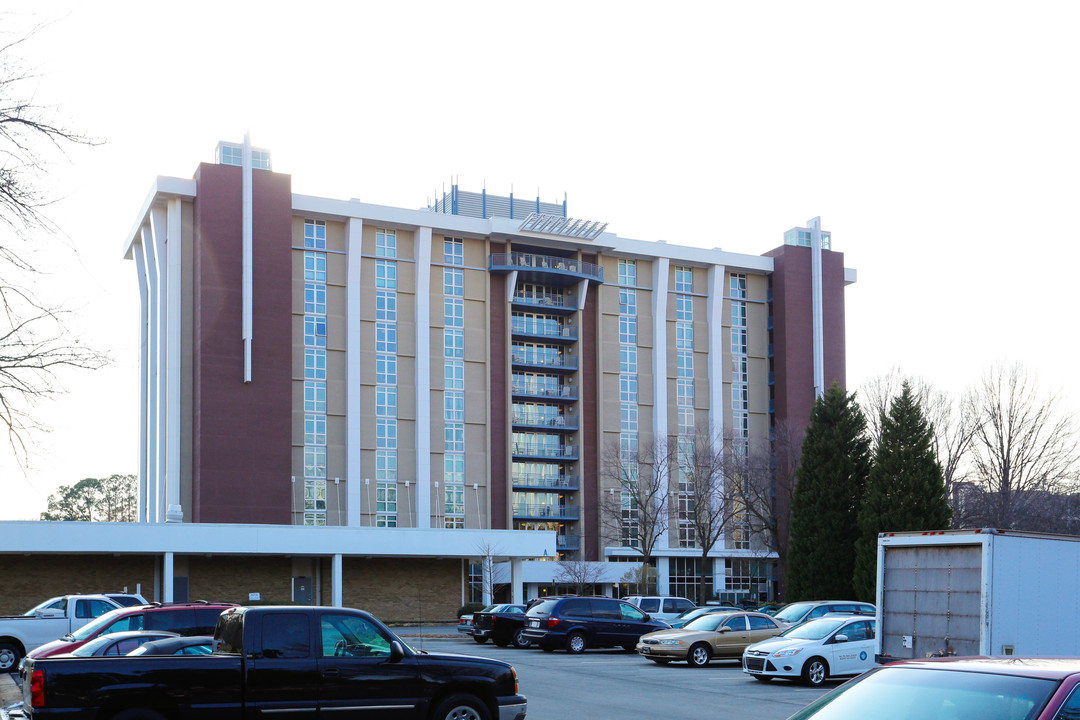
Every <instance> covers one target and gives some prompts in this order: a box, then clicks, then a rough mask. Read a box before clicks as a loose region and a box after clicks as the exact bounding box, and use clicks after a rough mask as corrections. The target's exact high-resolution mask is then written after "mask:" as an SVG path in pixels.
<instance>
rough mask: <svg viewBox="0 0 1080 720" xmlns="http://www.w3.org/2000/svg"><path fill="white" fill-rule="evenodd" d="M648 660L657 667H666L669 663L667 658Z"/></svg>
mask: <svg viewBox="0 0 1080 720" xmlns="http://www.w3.org/2000/svg"><path fill="white" fill-rule="evenodd" d="M649 659H650V660H652V661H653V662H654V663H656V664H657V665H667V664H668V663H669V662H671V660H669V659H667V658H649Z"/></svg>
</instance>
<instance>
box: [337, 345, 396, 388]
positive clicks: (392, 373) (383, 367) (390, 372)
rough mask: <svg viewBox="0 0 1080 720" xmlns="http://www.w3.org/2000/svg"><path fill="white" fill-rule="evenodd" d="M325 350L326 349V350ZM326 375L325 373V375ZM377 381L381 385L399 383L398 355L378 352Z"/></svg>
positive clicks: (376, 363)
mask: <svg viewBox="0 0 1080 720" xmlns="http://www.w3.org/2000/svg"><path fill="white" fill-rule="evenodd" d="M324 352H325V351H324ZM323 377H325V374H324V376H323ZM375 382H377V383H378V384H380V385H397V356H396V355H389V354H382V353H376V355H375Z"/></svg>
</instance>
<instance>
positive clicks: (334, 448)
mask: <svg viewBox="0 0 1080 720" xmlns="http://www.w3.org/2000/svg"><path fill="white" fill-rule="evenodd" d="M244 157H245V150H244V146H243V145H241V144H231V143H222V144H220V145H219V147H218V154H217V162H215V163H203V164H201V165H199V167H198V169H197V170H196V172H195V176H194V178H193V179H191V180H184V179H178V178H166V177H159V178H158V179H157V181H156V182H155V184H154V187H153V189H152V191H151V193H150V195H149V197H148V198H147V200H146V202H145V204H144V206H143V208H142V210H141V212H140V215H139V216H138V218H137V220H136V224H135V226H134V228H133V230H132V232H131V233H130V235H129V236H128V238H127V241H126V245H125V249H124V256H125V257H126V258H128V259H131V260H133V261H134V263H135V268H136V269H137V277H138V280H139V284H140V294H141V298H142V317H143V323H142V343H141V347H142V358H141V364H140V365H141V368H142V371H141V381H140V384H141V387H142V397H141V418H142V424H141V426H142V428H143V434H142V442H141V460H140V462H141V467H140V471H139V477H140V488H141V490H140V521H141V523H144V524H147V525H157V524H159V523H165V524H166V525H168V526H174V525H175V526H183V527H187V526H192V525H194V526H198V527H199V528H200V529H199V530H198V532H199V533H200V537H203V538H204V542H206V543H208V544H209V545H211V546H212V545H213V541H212V538H213V537H214V533H216V532H221V533H223V537H225V536H229V537H238V535H237V533H239V534H240V535H243V534H244V533H251V535H250V537H251V538H252V539H253V540H254V538H257V537H258V536H259V535H260V534H261V533H263V532H266V533H271V534H273V533H278V534H279V533H281V532H283V531H284V529H280V528H277V529H275V526H288V525H292V526H310V527H307V528H303V527H297V528H295V529H292V530H288V531H287V532H289V533H292V532H299V533H300V535H297V536H296V537H298V538H299V537H303V538H305V540H304V544H305V545H307V543H308V540H307V538H313V540H312V541H311V542H313V543H315V544H314V545H311V546H310V547H307V548H306V549H305V550H304V551H303V552H301V553H299V554H295V555H294V554H290V553H288V552H287V551H285V552H283V548H281V547H276V548H275V549H274V550H273V552H271V553H269V555H272V556H273V557H277V558H280V562H278V564H276V565H275V564H274V563H273V562H270V563H269V564H268V565H267V567H266V569H265V572H266V573H267V576H266V577H265V580H266V582H267V583H274V582H280V580H282V579H285V580H289V578H293V579H294V580H293V581H292V582H293V584H295V582H296V581H295V578H300V579H301V580H303V579H310V578H313V577H315V576H319V577H322V578H325V577H326V576H327V575H333V577H334V578H335V579H336V580H337V585H338V586H339V587H338V591H337V592H338V593H340V592H342V590H341V587H344V592H345V596H349V588H350V582H352V581H353V578H357V579H358V578H359V577H360V576H363V578H364V580H363V582H365V583H367V585H366V586H367V587H375V586H379V585H380V584H381V585H386V584H390V585H394V584H395V583H400V582H401V574H402V573H406V574H408V573H411V572H415V573H425V572H431V568H432V567H433V564H434V566H435V567H441V569H440V570H438V571H436V574H438V575H439V577H440V578H441V579H442V582H443V583H444V585H450V584H452V583H451V580H452V578H453V577H455V573H456V577H457V581H458V582H459V583H460V587H461V589H462V590H461V593H460V594H455V595H454V596H453V597H452V598H451V600H452V602H450V603H449V604H448V603H446V602H444V603H443V605H446V606H447V607H449V605H451V604H452V605H454V608H455V609H456V605H457V604H458V603H459V602H460V600H462V599H463V596H468V595H470V591H469V588H470V586H471V587H474V588H475V587H479V585H480V583H479V581H478V577H477V573H478V572H480V570H479V568H480V567H481V566H480V564H479V563H478V562H476V558H477V557H478V556H479V555H480V554H481V553H479V552H478V551H477V549H476V548H475V547H473V546H475V545H476V544H477V542H475V541H470V544H469V545H468V546H467V547H466V546H463V544H462V540H461V538H462V537H463V535H462V533H465V534H468V535H469V536H470V538H472V537H473V535H474V534H475V533H476V532H480V533H481V535H477V536H476V537H487V538H492V540H491V543H490V545H493V546H497V548H496V549H497V552H494V553H492V554H494V555H496V556H497V557H498V559H507V560H512V563H511V564H510V565H509V566H508V567H507V569H508V570H510V571H512V572H511V577H510V579H509V582H510V585H511V589H510V591H509V593H510V594H512V595H513V596H514V597H518V598H520V597H524V596H526V595H528V596H532V595H535V594H539V593H542V592H545V591H552V590H553V589H554V584H553V583H554V573H555V567H556V566H555V564H554V563H527V562H524V561H525V560H526V559H528V558H538V559H543V558H544V556H545V555H546V556H547V559H555V558H557V557H558V558H580V559H585V560H591V561H633V560H634V558H635V557H638V555H637V552H636V550H634V549H633V548H632V547H629V546H628V544H632V542H633V541H632V539H630V538H632V537H633V533H632V532H620V533H617V534H616V533H615V532H613V531H612V530H611V528H609V527H605V523H604V522H603V519H604V518H603V517H602V513H601V505H602V500H603V497H604V496H605V494H607V495H609V496H610V495H611V494H612V493H614V492H618V488H617V486H616V484H615V482H614V481H613V480H612V479H610V478H609V477H608V476H607V475H606V474H605V469H604V467H603V459H604V455H605V452H606V451H608V450H609V449H610V448H619V447H622V448H628V447H633V446H637V445H640V444H643V443H649V442H652V439H653V438H668V437H673V436H678V435H685V434H687V433H692V432H693V431H694V429H695V428H701V427H709V428H712V429H713V430H714V431H715V432H716V433H717V434H718V435H722V436H723V437H725V438H726V441H728V442H742V443H747V444H750V443H754V442H764V441H767V439H768V438H769V436H770V429H771V428H772V427H774V426H775V425H776V424H777V423H790V424H792V425H794V426H797V427H802V426H803V425H804V424H805V422H806V420H807V418H808V417H809V411H810V408H811V405H812V403H813V400H814V397H815V391H816V390H817V389H820V388H822V387H824V386H826V385H828V384H831V383H832V382H834V381H836V382H839V383H841V384H843V383H844V380H845V349H844V348H845V338H844V287H845V286H846V285H847V284H850V283H851V282H854V281H855V272H854V271H853V270H850V269H845V268H844V265H843V255H842V254H841V253H839V252H836V251H834V250H832V249H831V237H830V236H829V233H828V232H820V231H819V230H818V229H817V226H816V225H814V224H812V225H813V226H812V227H808V228H796V229H793V230H791V231H789V232H788V233H785V235H784V244H783V245H781V246H780V247H778V248H776V249H774V250H772V251H770V252H768V253H766V254H765V255H744V254H740V253H732V252H726V251H723V250H720V249H711V250H707V249H703V248H698V247H690V246H683V245H675V244H669V243H664V242H650V241H643V240H634V239H630V238H624V237H619V236H617V235H615V234H613V233H610V232H608V231H607V229H606V228H607V226H606V225H605V224H602V223H599V222H593V221H585V220H578V219H574V218H572V217H570V216H568V208H567V202H566V200H565V199H564V200H563V201H561V202H555V203H545V202H541V201H540V199H539V198H533V199H527V198H522V197H515V196H513V195H510V196H496V195H489V194H487V193H486V191H485V192H481V193H471V192H465V191H462V190H460V189H459V188H458V187H457V185H453V186H452V188H451V190H450V192H449V193H448V194H446V195H444V196H443V197H442V198H440V199H438V200H437V201H436V202H434V203H433V204H431V205H429V206H428V207H426V208H421V209H410V208H397V207H388V206H382V205H372V204H369V203H364V202H360V201H358V200H336V199H332V198H323V197H311V196H305V195H297V194H294V193H293V192H292V188H291V177H290V176H289V175H285V174H281V173H277V172H274V171H272V170H271V169H270V168H271V164H270V154H269V152H267V151H264V150H263V151H260V150H254V151H252V154H251V162H250V163H249V164H248V165H247V167H245V163H244ZM721 233H722V228H721V226H719V225H718V224H712V225H710V224H708V223H707V222H703V224H702V226H701V235H699V236H698V237H695V238H693V240H695V241H700V240H701V239H702V238H704V237H709V236H715V237H717V238H718V239H722V238H721ZM815 234H817V237H818V238H819V239H820V250H818V249H816V248H815V247H814V236H815ZM677 481H678V478H677V477H673V478H672V479H671V482H670V485H671V486H670V487H669V492H670V493H672V517H671V522H670V526H669V530H668V533H667V536H666V538H665V539H664V541H663V542H662V543H661V545H662V547H660V548H659V549H658V550H657V553H656V554H657V577H658V580H659V584H660V589H661V591H662V592H663V591H669V592H672V593H674V594H687V595H689V594H692V593H693V591H694V588H695V587H696V584H697V582H698V574H699V563H700V562H701V560H700V550H699V549H696V548H695V538H694V537H693V533H692V530H691V527H690V524H689V522H688V517H689V515H688V513H690V512H692V507H693V498H692V497H690V496H689V495H688V493H687V490H686V487H685V486H684V485H682V484H678V485H677ZM220 523H223V524H226V525H224V526H222V529H221V530H220V531H218V530H216V529H214V528H216V527H217V526H216V525H214V526H212V525H211V524H220ZM226 528H233V529H232V530H226ZM259 528H263V530H260V529H259ZM496 530H497V531H503V532H500V533H494V534H493V533H491V532H490V531H496ZM514 531H517V532H514ZM178 532H181V531H178ZM191 532H194V531H191ZM230 533H231V535H230ZM417 533H419V535H417ZM320 534H323V535H320ZM324 536H325V537H326V538H330V537H333V538H336V539H340V538H353V537H355V538H357V539H356V540H353V541H351V544H350V546H349V547H347V548H345V549H343V550H340V551H338V552H337V553H335V552H334V548H333V547H331V545H328V544H327V542H323V541H320V540H318V538H320V537H324ZM161 537H168V535H162V536H161ZM275 537H276V535H275ZM281 537H282V538H285V537H292V535H282V536H281ZM417 538H422V540H420V542H421V545H422V547H421V546H418V545H417V544H416V542H417ZM162 547H164V546H162ZM405 550H407V551H408V552H405ZM211 552H212V551H211ZM221 552H222V553H224V554H225V555H227V556H229V557H230V558H234V559H235V558H236V557H237V554H236V553H234V552H233V551H230V550H229V549H228V548H226V549H223V550H222V551H221ZM252 552H253V555H249V556H248V559H249V560H250V559H251V558H252V557H255V558H258V560H257V561H258V562H261V563H266V562H267V560H266V557H264V555H263V554H262V553H261V551H259V550H254V551H252ZM204 554H205V553H204V552H203V551H202V550H199V551H196V552H188V551H187V549H185V548H183V547H179V546H178V547H177V548H176V549H175V551H174V554H172V555H170V557H169V560H168V563H169V565H170V567H169V569H168V570H167V571H165V570H164V569H163V568H164V565H163V564H162V563H163V561H162V560H161V558H160V557H159V559H158V560H157V561H156V565H154V567H155V568H156V569H155V572H156V573H157V579H156V581H155V583H156V584H157V585H158V586H159V588H162V589H163V588H164V587H165V578H164V575H168V576H169V578H170V580H169V582H170V583H172V584H171V586H170V591H171V593H172V594H173V595H176V594H177V588H178V587H182V586H185V585H188V586H195V585H198V584H200V583H202V584H205V582H204V579H203V578H204V577H205V574H206V573H208V572H211V571H210V570H209V569H208V568H210V567H211V566H212V565H213V563H210V562H209V561H207V560H205V559H203V557H202V556H203V555H204ZM400 556H404V557H405V559H404V560H403V562H402V563H391V564H387V563H385V562H384V559H386V558H397V557H400ZM162 557H163V556H162ZM448 557H451V558H456V559H454V560H453V561H451V564H450V565H449V566H447V565H446V562H447V561H446V560H445V559H446V558H448ZM774 559H775V553H772V552H770V551H769V549H768V548H767V547H763V546H761V544H760V542H755V541H752V539H751V537H750V536H749V534H748V533H747V532H746V528H745V523H738V522H737V523H735V524H733V526H732V528H731V531H730V532H728V533H727V534H726V536H725V538H724V539H723V540H722V541H721V542H720V543H718V545H717V547H716V548H715V549H714V551H713V553H712V554H711V557H710V561H711V567H710V568H708V575H709V577H710V578H711V583H712V588H711V589H712V591H713V592H718V593H726V594H727V596H729V597H741V596H745V595H754V596H755V597H757V596H769V597H771V596H773V594H774V593H775V584H774V583H775V580H776V578H775V570H774V564H775V563H774ZM221 562H223V563H225V567H234V565H230V564H229V563H234V562H236V563H241V564H243V563H245V562H247V561H246V560H242V559H241V560H233V559H231V560H228V561H224V560H223V561H221ZM440 563H441V565H440ZM331 565H333V570H331ZM285 566H287V567H288V570H287V571H286V570H285V569H284V568H285ZM237 567H238V566H237ZM448 567H449V569H447V568H448ZM618 567H625V566H618ZM343 568H344V569H343ZM163 573H164V574H163ZM621 574H622V573H619V572H617V568H612V571H609V572H608V573H607V575H605V582H607V581H608V580H611V579H612V578H616V580H615V582H617V581H618V577H619V576H621ZM249 575H250V573H249ZM197 576H198V577H197ZM321 582H324V583H325V582H326V580H325V579H324V580H322V581H321ZM226 585H227V583H226ZM320 587H321V586H320ZM109 589H112V588H109ZM616 590H617V588H616ZM608 591H609V592H610V591H612V590H611V589H610V588H609V590H608ZM327 593H328V595H329V594H331V593H332V591H331V590H327ZM224 594H228V593H227V592H226V593H224ZM353 595H354V596H356V598H357V602H358V603H359V604H363V605H364V606H365V607H369V608H370V609H374V610H376V611H379V610H380V609H381V608H380V607H378V603H376V604H375V606H372V604H371V601H370V600H365V596H364V593H363V592H357V593H354V594H353ZM303 597H304V598H305V599H306V598H307V596H306V595H305V596H303ZM333 598H334V599H339V598H341V596H340V595H333ZM224 599H231V598H224ZM329 599H330V598H329V597H328V598H323V602H327V601H329Z"/></svg>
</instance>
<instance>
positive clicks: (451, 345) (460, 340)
mask: <svg viewBox="0 0 1080 720" xmlns="http://www.w3.org/2000/svg"><path fill="white" fill-rule="evenodd" d="M443 357H447V358H464V357H465V331H464V330H461V329H458V328H446V329H444V330H443Z"/></svg>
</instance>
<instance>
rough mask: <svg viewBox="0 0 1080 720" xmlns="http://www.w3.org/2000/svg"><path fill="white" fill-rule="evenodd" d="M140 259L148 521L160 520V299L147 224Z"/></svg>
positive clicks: (146, 509)
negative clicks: (144, 328)
mask: <svg viewBox="0 0 1080 720" xmlns="http://www.w3.org/2000/svg"><path fill="white" fill-rule="evenodd" d="M141 234H142V250H143V254H144V258H143V261H144V262H145V263H146V277H147V286H148V287H147V297H148V298H149V303H148V311H149V314H148V318H147V354H146V368H147V373H146V396H147V397H146V506H145V507H144V508H143V512H145V514H146V521H147V522H159V521H160V520H161V518H159V517H158V513H157V507H158V502H157V497H158V481H159V476H158V425H159V418H158V333H159V331H160V328H161V325H160V321H159V318H158V304H159V303H160V301H161V298H160V294H159V292H158V290H159V288H158V266H157V253H156V252H155V249H154V233H153V232H152V231H151V229H150V226H149V225H147V226H144V227H143V229H142V233H141Z"/></svg>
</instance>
